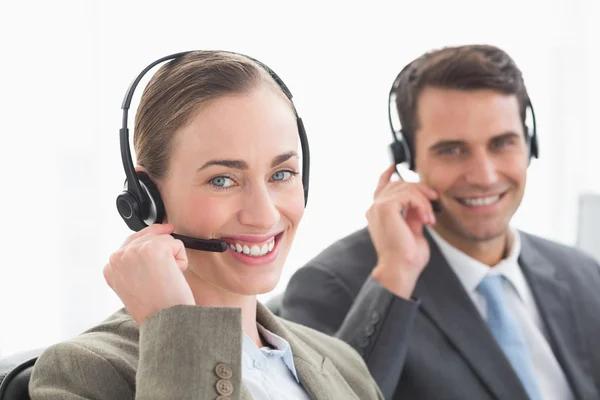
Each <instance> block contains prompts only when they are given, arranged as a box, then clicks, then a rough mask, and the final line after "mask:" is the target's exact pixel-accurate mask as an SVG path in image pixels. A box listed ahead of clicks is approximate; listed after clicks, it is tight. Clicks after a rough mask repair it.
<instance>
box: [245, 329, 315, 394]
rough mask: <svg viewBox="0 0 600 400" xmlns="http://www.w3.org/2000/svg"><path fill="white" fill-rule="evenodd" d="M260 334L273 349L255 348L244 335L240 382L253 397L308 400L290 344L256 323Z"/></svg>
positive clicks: (250, 340) (254, 344) (252, 342)
mask: <svg viewBox="0 0 600 400" xmlns="http://www.w3.org/2000/svg"><path fill="white" fill-rule="evenodd" d="M257 326H258V331H259V332H260V334H261V335H262V337H263V338H264V339H265V340H266V341H267V342H268V343H269V345H271V346H272V347H273V348H268V347H263V348H261V349H259V348H258V346H257V345H256V343H254V341H253V340H252V339H250V337H249V336H247V335H246V334H244V338H243V339H244V340H243V343H242V381H243V383H244V386H245V387H246V389H248V391H249V392H250V394H251V395H252V398H254V399H256V400H274V399H278V400H279V399H281V400H309V397H308V394H307V393H306V391H305V390H304V387H303V386H302V385H301V384H300V379H299V378H298V375H297V374H296V367H295V366H294V358H293V356H292V349H291V348H290V345H289V343H288V342H287V341H286V340H285V339H283V338H281V337H279V336H277V335H276V334H274V333H272V332H271V331H268V330H267V329H265V328H264V327H263V326H262V325H260V324H257Z"/></svg>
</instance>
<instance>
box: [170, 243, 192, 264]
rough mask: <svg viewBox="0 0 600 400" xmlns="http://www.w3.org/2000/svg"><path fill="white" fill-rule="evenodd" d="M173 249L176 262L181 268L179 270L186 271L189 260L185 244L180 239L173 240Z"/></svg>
mask: <svg viewBox="0 0 600 400" xmlns="http://www.w3.org/2000/svg"><path fill="white" fill-rule="evenodd" d="M171 237H172V236H171ZM171 249H172V250H173V255H174V256H175V262H176V263H177V265H178V266H179V269H181V271H185V270H186V269H187V267H188V258H187V251H186V250H185V246H184V244H183V242H182V241H181V240H179V239H175V238H173V240H172V241H171Z"/></svg>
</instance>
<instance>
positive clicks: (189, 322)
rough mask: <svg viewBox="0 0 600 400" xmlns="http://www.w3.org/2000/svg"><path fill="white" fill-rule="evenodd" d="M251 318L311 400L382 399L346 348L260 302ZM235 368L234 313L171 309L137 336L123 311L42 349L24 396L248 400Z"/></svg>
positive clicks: (238, 338) (238, 336)
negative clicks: (284, 353) (281, 348)
mask: <svg viewBox="0 0 600 400" xmlns="http://www.w3.org/2000/svg"><path fill="white" fill-rule="evenodd" d="M256 319H257V321H258V322H259V323H260V324H262V325H263V326H264V327H265V328H267V329H268V330H270V331H271V332H273V333H275V334H276V335H279V336H281V337H283V338H284V339H285V340H287V341H288V342H289V344H290V347H291V348H292V353H293V357H294V365H295V367H296V371H297V373H298V377H299V378H300V382H301V384H302V386H303V387H304V388H305V389H306V391H307V392H308V394H309V396H310V398H311V399H315V400H316V399H319V400H320V399H323V400H325V399H327V400H339V399H344V400H345V399H354V400H363V399H378V400H380V399H382V395H381V392H380V391H379V389H378V388H377V385H376V383H375V382H374V381H373V378H372V377H371V376H370V375H369V371H368V370H367V367H366V366H365V364H364V361H363V360H362V359H361V358H360V356H359V355H358V354H356V352H355V351H354V350H353V349H351V348H350V347H349V346H348V345H347V344H346V343H344V342H342V341H341V340H338V339H335V338H332V337H330V336H327V335H324V334H322V333H320V332H316V331H314V330H312V329H309V328H307V327H304V326H300V325H297V324H294V323H291V322H288V321H283V320H281V319H280V318H277V317H275V316H274V315H273V314H271V312H270V311H269V310H268V309H267V308H266V307H264V306H262V305H261V304H260V303H258V307H257V315H256ZM241 362H242V325H241V311H240V310H239V309H235V308H212V307H195V306H175V307H170V308H167V309H164V310H162V311H160V312H158V313H156V314H154V315H152V316H150V317H148V319H147V320H146V321H144V323H143V324H142V326H141V329H138V326H137V323H136V322H135V321H134V320H133V318H131V316H130V315H129V314H127V312H126V311H125V310H124V309H122V310H121V311H119V312H117V313H115V314H114V315H112V316H111V317H110V318H108V319H107V320H106V321H104V322H103V323H102V324H100V325H98V326H96V327H95V328H92V329H90V330H89V331H87V332H85V333H84V334H82V335H80V336H78V337H76V338H74V339H72V340H69V341H67V342H64V343H60V344H58V345H54V346H52V347H49V348H48V349H46V351H44V353H43V354H42V355H41V356H40V358H39V359H38V362H37V363H36V365H35V368H34V370H33V375H32V376H31V381H30V386H29V390H30V395H31V398H32V400H37V399H39V400H83V399H94V400H129V399H131V400H133V399H144V400H150V399H156V400H167V399H168V400H175V399H181V400H183V399H190V400H192V399H194V400H195V399H198V400H209V399H229V400H250V399H252V396H251V395H250V392H249V391H248V390H247V389H246V387H245V386H244V385H243V384H242V368H241ZM224 373H226V374H224ZM220 395H223V396H220Z"/></svg>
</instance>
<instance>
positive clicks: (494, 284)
mask: <svg viewBox="0 0 600 400" xmlns="http://www.w3.org/2000/svg"><path fill="white" fill-rule="evenodd" d="M503 280H504V276H502V275H486V277H485V278H483V279H482V280H481V282H479V285H477V290H478V291H479V292H480V293H481V294H482V295H484V296H485V297H486V298H490V297H492V298H498V297H500V296H502V281H503Z"/></svg>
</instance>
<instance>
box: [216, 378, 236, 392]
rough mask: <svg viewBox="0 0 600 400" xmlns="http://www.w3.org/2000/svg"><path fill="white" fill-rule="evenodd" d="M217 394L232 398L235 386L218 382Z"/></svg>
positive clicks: (222, 380) (223, 381)
mask: <svg viewBox="0 0 600 400" xmlns="http://www.w3.org/2000/svg"><path fill="white" fill-rule="evenodd" d="M217 392H218V393H219V394H220V395H223V396H230V395H231V393H233V385H232V384H231V382H230V381H226V380H224V379H221V380H220V381H218V382H217Z"/></svg>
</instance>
